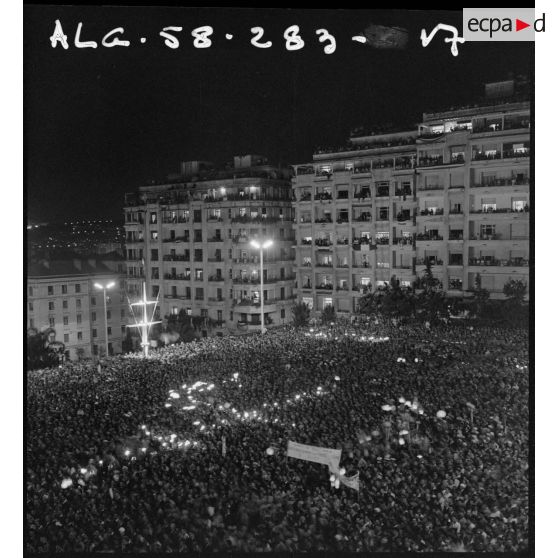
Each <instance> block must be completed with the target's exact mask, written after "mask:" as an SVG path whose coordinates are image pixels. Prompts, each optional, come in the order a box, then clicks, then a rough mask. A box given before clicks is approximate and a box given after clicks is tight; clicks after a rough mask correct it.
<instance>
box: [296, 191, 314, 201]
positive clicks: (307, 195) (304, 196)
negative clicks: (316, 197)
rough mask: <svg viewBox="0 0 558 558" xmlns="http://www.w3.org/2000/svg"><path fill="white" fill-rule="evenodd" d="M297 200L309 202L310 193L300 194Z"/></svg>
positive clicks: (310, 199) (310, 198)
mask: <svg viewBox="0 0 558 558" xmlns="http://www.w3.org/2000/svg"><path fill="white" fill-rule="evenodd" d="M298 201H299V202H310V201H312V194H310V193H306V194H302V195H301V196H300V199H299V200H298Z"/></svg>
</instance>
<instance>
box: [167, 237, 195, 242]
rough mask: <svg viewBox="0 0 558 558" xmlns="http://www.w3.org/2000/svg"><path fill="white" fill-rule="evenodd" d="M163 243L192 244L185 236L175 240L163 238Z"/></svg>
mask: <svg viewBox="0 0 558 558" xmlns="http://www.w3.org/2000/svg"><path fill="white" fill-rule="evenodd" d="M163 242H190V239H189V238H186V237H185V236H175V237H174V238H163Z"/></svg>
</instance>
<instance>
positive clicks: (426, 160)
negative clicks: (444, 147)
mask: <svg viewBox="0 0 558 558" xmlns="http://www.w3.org/2000/svg"><path fill="white" fill-rule="evenodd" d="M443 164H444V158H443V157H442V156H441V155H440V156H437V157H420V158H419V160H418V165H417V166H419V167H436V166H439V165H443Z"/></svg>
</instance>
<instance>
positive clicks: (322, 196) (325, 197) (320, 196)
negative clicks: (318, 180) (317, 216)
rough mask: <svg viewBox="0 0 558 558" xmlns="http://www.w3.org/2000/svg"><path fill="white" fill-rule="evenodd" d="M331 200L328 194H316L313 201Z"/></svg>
mask: <svg viewBox="0 0 558 558" xmlns="http://www.w3.org/2000/svg"><path fill="white" fill-rule="evenodd" d="M332 199H333V197H332V195H331V193H330V192H316V195H315V196H314V201H331V200H332Z"/></svg>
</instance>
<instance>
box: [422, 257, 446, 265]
mask: <svg viewBox="0 0 558 558" xmlns="http://www.w3.org/2000/svg"><path fill="white" fill-rule="evenodd" d="M426 262H427V260H426V259H425V258H417V261H416V265H426ZM430 265H444V262H443V261H442V260H439V259H438V258H436V259H431V260H430Z"/></svg>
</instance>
